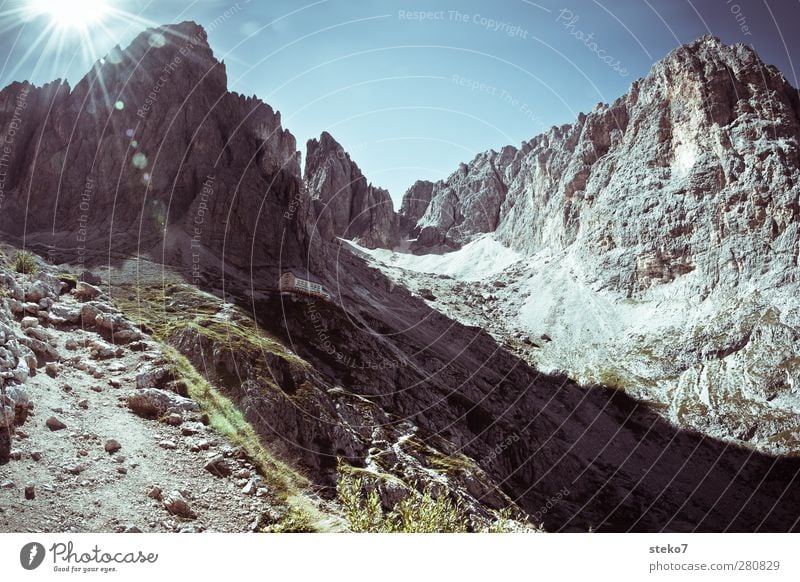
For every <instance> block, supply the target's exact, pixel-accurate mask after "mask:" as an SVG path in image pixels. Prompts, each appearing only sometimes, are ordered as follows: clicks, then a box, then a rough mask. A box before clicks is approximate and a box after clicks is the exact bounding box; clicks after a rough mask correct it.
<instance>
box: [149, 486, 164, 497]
mask: <svg viewBox="0 0 800 582" xmlns="http://www.w3.org/2000/svg"><path fill="white" fill-rule="evenodd" d="M147 496H148V497H149V498H150V499H157V500H159V501H161V488H160V487H155V486H153V488H152V489H150V491H148V492H147Z"/></svg>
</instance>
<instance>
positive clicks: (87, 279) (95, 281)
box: [78, 271, 103, 285]
mask: <svg viewBox="0 0 800 582" xmlns="http://www.w3.org/2000/svg"><path fill="white" fill-rule="evenodd" d="M78 281H83V282H84V283H89V285H99V284H100V283H102V282H103V281H102V279H100V277H99V276H98V275H95V274H94V273H92V272H91V271H83V272H82V273H81V274H80V275H78Z"/></svg>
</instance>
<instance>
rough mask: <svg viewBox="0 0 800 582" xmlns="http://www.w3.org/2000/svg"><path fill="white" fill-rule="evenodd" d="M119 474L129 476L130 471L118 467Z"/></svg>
mask: <svg viewBox="0 0 800 582" xmlns="http://www.w3.org/2000/svg"><path fill="white" fill-rule="evenodd" d="M117 473H119V474H120V475H127V473H128V469H126V468H125V467H121V466H120V467H117Z"/></svg>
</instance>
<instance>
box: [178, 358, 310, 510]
mask: <svg viewBox="0 0 800 582" xmlns="http://www.w3.org/2000/svg"><path fill="white" fill-rule="evenodd" d="M164 353H165V355H166V357H167V358H168V359H169V360H170V361H171V363H172V365H173V366H174V369H175V371H176V372H177V375H178V376H179V378H180V379H182V380H183V381H184V382H185V383H186V385H187V388H188V390H189V397H190V398H191V399H192V400H194V401H195V402H197V404H198V405H199V406H200V408H201V409H202V410H203V412H205V413H206V414H207V415H208V419H209V425H210V426H211V427H212V428H213V429H214V430H215V431H217V432H218V433H219V434H221V435H223V436H225V437H227V438H228V439H229V440H230V441H231V442H232V443H233V444H234V445H237V446H240V447H242V449H243V450H244V451H245V453H247V456H248V457H250V459H252V461H253V462H254V463H255V464H256V466H257V467H258V468H259V470H260V472H261V474H262V475H263V476H264V478H265V479H266V481H267V484H268V485H269V486H270V488H271V489H272V490H273V492H275V493H276V494H278V496H279V497H281V498H282V499H284V500H286V499H288V498H289V497H290V496H292V495H295V494H297V493H298V492H299V491H300V490H301V489H302V488H303V487H305V486H307V485H308V480H307V479H306V478H305V477H303V476H301V475H300V473H298V472H297V471H295V470H294V469H292V468H290V467H289V466H288V465H286V464H285V463H283V462H281V461H279V460H278V459H276V458H275V457H274V456H273V455H272V454H270V453H269V452H268V451H267V450H266V449H265V448H264V446H263V445H262V444H261V439H260V438H259V436H258V433H257V432H256V431H255V429H254V428H253V426H252V425H251V424H250V423H249V422H248V421H247V419H245V417H244V415H243V414H242V411H241V410H239V408H238V407H237V406H236V405H235V404H234V403H233V401H232V400H230V399H229V398H228V397H227V396H225V395H224V394H222V393H221V392H220V391H219V390H217V389H216V388H214V386H212V385H211V384H210V383H209V382H208V381H207V380H206V379H205V378H204V377H203V376H202V375H201V374H200V373H199V372H198V371H197V370H196V369H195V367H194V366H192V364H191V363H190V362H189V360H187V359H186V357H185V356H183V355H182V354H180V353H178V351H177V350H175V349H174V348H172V347H171V346H164Z"/></svg>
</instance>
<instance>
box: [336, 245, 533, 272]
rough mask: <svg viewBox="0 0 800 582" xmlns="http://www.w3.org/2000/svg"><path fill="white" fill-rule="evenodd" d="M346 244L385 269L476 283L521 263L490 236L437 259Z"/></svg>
mask: <svg viewBox="0 0 800 582" xmlns="http://www.w3.org/2000/svg"><path fill="white" fill-rule="evenodd" d="M347 242H348V243H349V244H350V245H352V246H353V247H355V248H356V249H357V250H358V251H360V252H361V253H364V254H366V255H368V256H369V257H371V258H372V259H374V260H375V261H378V262H380V263H382V264H383V265H385V266H387V267H399V268H401V269H406V270H408V271H414V272H417V273H428V274H434V275H447V276H448V277H452V278H454V279H461V280H463V281H480V280H482V279H486V278H488V277H494V276H496V275H499V274H500V273H502V272H503V271H505V270H506V269H508V268H509V267H510V266H512V265H514V264H515V263H518V262H519V261H520V260H522V256H521V255H520V254H519V253H517V252H515V251H513V250H511V249H510V248H508V247H506V246H504V245H502V244H501V243H499V242H497V241H496V240H495V239H494V236H492V235H491V234H488V235H484V236H481V237H479V238H477V239H475V240H474V241H472V242H470V243H468V244H466V245H464V246H463V247H461V248H460V249H459V250H457V251H453V252H451V253H445V254H441V255H434V254H430V255H413V254H411V253H401V252H395V251H390V250H387V249H368V248H365V247H362V246H360V245H357V244H355V243H354V242H352V241H347Z"/></svg>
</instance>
